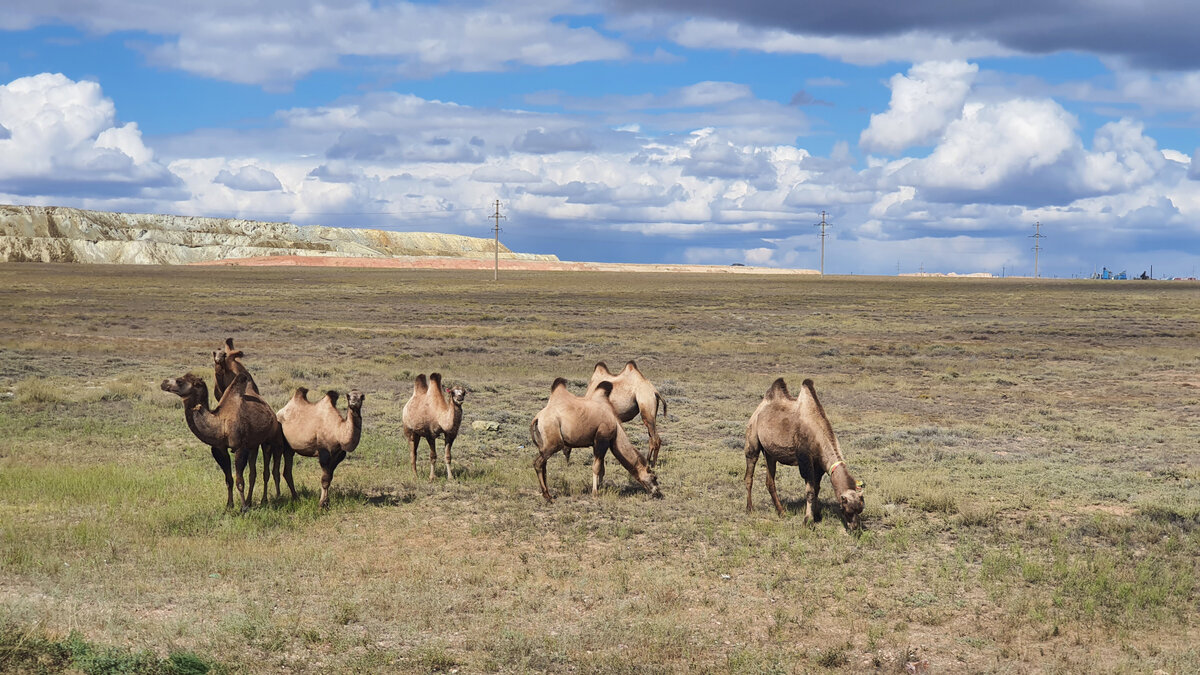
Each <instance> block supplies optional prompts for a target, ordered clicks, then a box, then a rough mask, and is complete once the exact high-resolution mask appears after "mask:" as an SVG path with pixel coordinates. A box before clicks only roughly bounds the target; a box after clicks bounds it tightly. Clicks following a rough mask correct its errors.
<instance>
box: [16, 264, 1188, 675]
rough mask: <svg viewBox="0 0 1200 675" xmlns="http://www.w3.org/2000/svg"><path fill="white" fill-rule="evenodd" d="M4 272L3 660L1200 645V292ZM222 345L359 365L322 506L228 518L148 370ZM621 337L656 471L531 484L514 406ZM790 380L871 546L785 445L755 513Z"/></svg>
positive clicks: (535, 667) (943, 667) (586, 468)
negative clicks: (54, 655)
mask: <svg viewBox="0 0 1200 675" xmlns="http://www.w3.org/2000/svg"><path fill="white" fill-rule="evenodd" d="M0 282H2V283H0V289H2V290H0V307H2V308H3V317H4V318H3V321H4V323H5V324H6V325H5V330H4V331H3V332H2V334H0V348H2V349H0V438H2V439H3V442H2V444H0V627H2V628H3V630H2V631H0V632H3V633H4V634H5V635H8V636H10V637H9V638H6V639H5V640H3V641H0V670H5V669H20V668H26V669H32V668H33V667H32V666H30V665H29V664H30V663H33V662H34V661H30V660H29V659H31V658H33V657H30V656H29V650H28V649H23V648H20V647H19V645H20V644H21V640H24V639H26V638H28V640H29V641H30V643H32V642H36V640H35V638H42V639H58V638H60V637H63V636H66V635H68V634H71V633H72V632H75V634H76V636H77V637H79V636H81V637H82V638H83V639H86V640H89V641H92V642H94V643H96V644H98V645H106V646H116V647H120V648H126V647H127V648H129V649H131V650H134V652H140V651H143V650H145V651H148V652H152V653H154V654H158V655H166V654H168V653H178V652H181V651H186V652H191V653H195V654H199V655H201V656H202V657H204V658H205V659H209V660H210V661H211V662H213V663H217V664H218V666H219V668H223V669H228V670H231V671H234V672H269V671H278V670H279V669H280V668H287V669H291V670H295V671H301V672H322V671H329V670H359V671H400V672H431V671H449V670H452V669H458V670H459V671H460V672H525V671H530V670H532V671H547V672H679V671H715V672H738V673H758V672H780V673H784V672H796V671H820V670H823V669H837V668H848V669H853V670H860V669H861V670H874V669H881V670H883V671H885V672H898V671H902V670H903V668H904V664H905V663H906V662H907V661H909V660H921V659H924V660H927V661H928V662H929V664H930V666H931V667H932V668H934V669H936V670H937V671H940V672H948V671H949V672H963V671H974V672H989V671H994V672H1028V671H1054V672H1148V671H1153V670H1155V669H1158V668H1161V669H1163V670H1166V671H1168V672H1172V673H1178V672H1195V671H1196V669H1197V665H1196V664H1197V663H1200V648H1198V647H1197V646H1196V645H1197V644H1200V631H1198V629H1197V622H1198V620H1200V613H1198V612H1197V603H1198V601H1200V562H1198V560H1200V558H1198V557H1197V551H1200V456H1198V455H1197V452H1196V450H1197V447H1198V445H1200V421H1198V415H1197V406H1198V404H1200V293H1198V292H1197V291H1198V290H1200V289H1198V288H1197V286H1196V285H1195V284H1168V283H1136V282H1128V283H1101V282H1083V281H1073V282H1065V281H1036V282H1035V281H1031V280H946V279H897V278H847V277H840V278H824V279H822V278H814V277H773V276H772V277H754V276H741V275H729V276H724V275H721V276H715V275H657V274H614V273H595V274H585V273H523V274H508V275H504V277H503V278H502V280H501V281H500V282H499V283H493V282H492V281H491V275H490V273H486V274H484V273H478V272H429V271H395V270H386V271H382V270H347V269H318V268H300V269H297V268H287V269H282V268H276V269H262V268H258V269H239V268H227V269H225V268H223V269H219V270H218V269H212V268H204V269H197V268H156V267H89V266H69V265H61V266H50V265H15V264H9V265H0ZM227 336H232V337H233V338H234V339H235V342H236V344H237V345H238V346H239V347H241V348H243V349H245V351H246V357H245V359H244V362H245V364H246V365H247V366H248V367H249V368H250V369H251V371H252V372H253V373H254V375H255V378H256V379H257V381H258V383H259V385H260V387H261V389H262V390H263V394H264V396H265V397H266V398H267V399H268V400H269V401H270V402H271V403H272V404H273V405H275V406H276V407H280V406H282V405H283V403H284V402H285V401H286V400H287V397H288V395H289V394H290V392H291V390H292V388H294V387H295V386H298V385H303V386H307V387H309V388H310V389H312V390H313V391H314V392H320V391H324V390H326V389H338V390H340V391H343V392H344V391H345V390H347V389H350V388H358V389H361V390H363V391H364V392H366V393H367V400H366V403H365V405H364V407H363V411H364V419H365V429H366V430H365V433H364V435H363V440H362V443H361V445H360V446H359V448H358V450H357V451H355V453H354V454H353V455H352V457H351V458H350V459H348V460H347V461H346V462H345V463H343V464H342V466H341V467H340V468H339V469H338V472H337V475H336V477H335V479H334V484H333V491H332V500H331V508H330V509H329V511H328V512H324V513H322V512H320V511H319V510H318V509H317V508H316V496H317V491H318V482H317V480H318V475H319V473H318V470H317V467H316V466H315V462H313V461H312V460H305V459H303V458H298V460H297V468H296V478H297V483H298V488H300V489H301V492H302V499H301V501H300V502H299V503H295V504H293V503H290V502H289V501H288V500H287V498H286V497H285V498H283V499H278V500H276V499H272V500H271V502H270V503H269V505H268V506H265V507H256V508H255V509H254V510H252V511H251V512H249V513H247V514H244V515H239V514H236V513H230V512H226V511H225V510H224V508H223V507H224V499H225V498H224V486H223V485H222V482H223V481H222V480H221V477H220V473H219V470H218V469H217V467H216V464H215V462H213V461H212V459H211V457H210V456H209V451H208V449H207V448H205V447H203V446H202V445H201V444H200V443H199V441H197V440H196V439H195V438H194V437H193V436H192V435H191V433H190V432H189V431H188V430H187V428H186V426H185V425H184V421H183V419H182V417H183V415H182V411H181V406H180V404H179V401H178V399H177V398H176V397H174V396H172V395H170V394H167V393H165V392H162V391H160V390H159V388H158V383H159V382H160V381H161V380H162V379H163V378H165V377H168V376H175V375H179V374H182V373H184V372H187V371H189V370H190V371H193V372H196V373H198V374H202V375H204V376H205V377H206V378H208V379H209V381H210V383H211V374H212V368H211V356H210V352H211V351H212V350H213V349H216V348H217V347H218V346H219V344H220V343H221V341H222V340H223V339H224V338H225V337H227ZM630 358H634V359H636V360H637V362H638V364H639V366H641V368H642V370H643V372H644V373H645V374H646V375H647V376H648V377H649V378H650V379H651V380H652V381H654V382H655V383H656V384H657V385H658V387H659V390H660V391H661V392H662V393H663V394H664V395H665V397H666V398H667V399H668V401H669V406H670V408H669V413H670V414H669V416H668V418H667V419H666V420H665V421H662V422H660V432H661V434H662V436H663V439H664V447H663V451H662V458H663V461H662V463H661V465H660V468H659V479H660V483H661V485H662V487H663V491H664V493H665V494H666V498H665V499H663V500H650V499H648V498H646V496H645V495H644V493H643V492H642V491H641V490H640V488H638V487H637V486H636V485H635V484H633V483H632V482H631V481H629V480H628V478H627V476H626V474H625V473H624V472H623V471H622V470H621V469H620V467H619V465H617V464H616V463H615V462H614V461H611V460H610V462H609V471H608V483H607V487H606V488H605V490H604V491H603V493H602V494H601V495H600V496H599V497H598V498H593V497H591V496H590V495H589V494H588V492H589V490H590V485H591V477H590V461H589V460H590V458H589V457H588V456H587V453H586V452H579V453H577V454H576V456H575V459H573V461H572V462H571V463H570V464H566V463H564V462H563V460H561V459H559V458H554V459H553V460H552V461H551V463H550V468H549V478H550V484H551V489H552V490H553V491H555V492H557V493H558V494H559V495H560V497H559V499H558V501H557V502H555V503H554V504H552V505H547V504H545V503H543V502H542V500H541V499H540V497H539V496H538V492H537V487H536V485H537V484H536V479H535V477H534V474H533V470H532V466H531V464H532V458H533V452H532V450H531V449H530V448H529V447H528V445H529V440H528V424H529V420H530V419H531V418H532V416H533V415H534V413H536V412H537V410H538V409H539V408H540V407H541V406H542V405H543V404H544V401H545V397H546V395H547V393H548V389H549V385H550V382H551V381H552V380H553V379H554V378H555V377H556V376H564V377H567V378H569V379H570V381H571V384H572V388H573V389H574V390H575V391H576V392H581V391H582V389H583V386H584V384H585V382H586V379H587V377H588V375H589V373H590V371H591V368H592V365H593V364H594V363H595V362H596V361H598V360H604V361H606V362H608V364H609V365H610V366H612V367H613V368H614V369H615V368H617V367H619V366H621V365H623V364H624V362H625V361H626V360H627V359H630ZM434 370H439V371H441V372H442V373H444V374H445V375H446V378H447V383H448V384H465V385H466V386H467V387H468V388H470V390H471V393H470V394H469V395H468V398H467V401H466V405H465V407H464V410H465V420H464V429H465V431H464V433H463V434H462V435H461V436H460V437H459V440H458V442H457V443H456V446H455V451H456V452H455V465H456V470H457V471H458V472H459V474H458V476H457V478H458V480H457V481H456V482H455V483H452V484H448V483H446V482H445V481H444V479H442V478H441V477H440V475H441V467H439V480H438V481H436V482H434V483H432V484H430V483H428V482H427V481H426V480H425V479H424V476H425V475H426V471H427V466H428V465H427V462H428V461H429V457H428V454H427V453H426V452H425V451H424V450H423V451H422V453H421V456H420V457H419V458H418V461H419V464H418V469H419V472H420V474H421V476H422V477H420V478H418V477H414V476H413V474H412V471H411V469H410V468H409V467H408V456H407V455H408V452H407V448H404V447H401V444H402V436H401V433H400V409H401V407H402V405H403V403H404V401H405V400H407V397H408V395H409V393H410V392H411V379H412V377H413V376H414V375H416V374H417V373H421V372H426V373H427V372H430V371H434ZM777 376H783V377H785V378H787V380H788V382H789V383H790V384H791V385H792V387H793V389H795V388H797V387H798V385H799V383H800V381H801V380H802V379H803V378H805V377H811V378H813V379H814V380H815V382H816V387H817V391H818V393H819V395H820V396H821V397H822V401H823V403H824V405H825V408H826V410H827V411H828V413H829V415H830V418H831V421H832V422H833V425H834V428H835V429H836V430H837V432H838V435H839V438H840V440H841V444H842V447H843V448H844V450H845V452H846V454H847V456H848V459H849V462H850V466H851V468H852V470H853V471H854V472H855V475H856V476H857V477H858V478H861V479H863V480H864V481H865V482H866V484H867V491H866V495H867V498H866V502H867V509H866V512H865V513H864V521H865V523H866V524H867V527H868V529H867V531H866V532H865V533H863V534H862V535H861V536H860V537H849V536H846V535H845V534H843V533H842V531H841V526H840V523H839V522H838V518H837V517H836V507H835V505H834V498H833V495H832V493H831V491H830V488H829V485H828V481H827V480H826V482H825V487H824V490H823V492H822V501H823V502H824V503H825V512H826V515H827V517H826V518H825V519H824V520H823V521H822V522H820V523H818V524H817V525H816V526H815V527H808V526H806V525H804V523H803V522H802V518H801V515H802V512H803V501H802V500H803V495H804V491H803V484H802V481H801V480H800V478H799V476H798V475H797V474H796V472H795V470H794V469H790V468H788V467H781V468H780V478H779V484H780V492H781V497H782V498H783V499H784V500H785V502H786V504H787V506H788V508H789V511H790V513H789V515H788V516H787V517H785V518H778V517H777V516H776V515H775V513H774V510H773V509H772V508H771V507H770V501H769V498H768V496H767V493H766V490H765V486H764V485H763V483H762V480H763V478H762V476H763V474H764V473H765V469H764V467H763V466H761V463H760V466H759V469H758V476H759V478H758V482H757V484H756V485H755V489H754V497H755V503H756V507H757V510H756V511H755V512H754V513H752V514H746V513H745V511H744V503H745V487H744V484H743V482H742V475H743V472H744V470H745V461H744V458H743V455H742V442H743V438H742V436H743V432H744V429H745V423H746V420H747V419H748V417H749V415H750V413H751V412H752V411H753V409H754V406H755V405H756V404H757V402H758V401H759V399H760V398H761V396H762V393H763V392H764V391H765V390H766V388H767V387H768V385H769V384H770V383H771V381H772V380H773V379H774V378H775V377H777ZM476 420H486V421H494V422H498V423H499V424H500V430H499V431H498V432H484V431H475V430H472V429H471V428H470V424H471V422H473V421H476ZM627 429H629V431H630V433H631V436H632V437H633V438H634V440H635V442H636V443H638V444H639V447H641V448H642V449H644V448H645V444H646V435H645V432H644V429H642V427H641V426H640V425H639V424H636V423H630V424H629V425H627ZM522 446H525V447H522ZM256 487H257V488H258V490H259V495H258V496H261V481H259V482H258V483H257V485H256ZM271 491H272V495H273V494H274V487H273V486H272V488H271ZM285 494H286V488H285ZM12 636H17V637H16V638H14V637H12Z"/></svg>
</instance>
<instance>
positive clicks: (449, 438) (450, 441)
mask: <svg viewBox="0 0 1200 675" xmlns="http://www.w3.org/2000/svg"><path fill="white" fill-rule="evenodd" d="M455 438H457V436H451V435H450V434H446V444H445V447H444V448H442V451H443V452H445V453H446V480H454V472H453V471H451V470H450V462H451V458H450V448H451V446H453V445H454V439H455Z"/></svg>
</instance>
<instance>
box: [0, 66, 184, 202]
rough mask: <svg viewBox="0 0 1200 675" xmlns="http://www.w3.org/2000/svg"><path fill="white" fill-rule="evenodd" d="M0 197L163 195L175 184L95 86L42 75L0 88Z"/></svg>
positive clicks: (135, 127) (138, 134) (131, 125)
mask: <svg viewBox="0 0 1200 675" xmlns="http://www.w3.org/2000/svg"><path fill="white" fill-rule="evenodd" d="M0 125H2V128H3V129H5V130H6V133H4V134H0V190H3V191H7V192H12V193H18V194H19V193H25V192H33V193H40V194H46V195H96V196H107V197H130V196H143V195H145V196H150V195H154V194H158V195H159V196H166V195H168V194H171V195H174V196H178V195H179V193H178V192H177V191H175V190H174V189H175V188H176V187H177V186H178V180H177V179H176V177H175V176H173V175H172V174H171V172H170V171H168V170H167V169H166V167H164V166H163V165H162V164H160V163H158V162H157V161H155V159H154V153H153V151H151V150H150V149H149V148H148V147H146V145H145V144H144V143H143V141H142V134H141V131H140V130H139V129H138V125H137V124H136V123H133V122H130V123H128V124H123V125H118V124H117V122H116V107H115V106H114V105H113V102H112V100H111V99H108V98H106V97H105V96H104V95H103V92H102V91H101V89H100V85H98V84H96V83H95V82H76V81H73V80H71V79H69V78H67V77H66V76H64V75H61V74H50V73H43V74H41V75H35V76H32V77H23V78H20V79H17V80H13V81H12V82H10V83H8V84H7V85H0Z"/></svg>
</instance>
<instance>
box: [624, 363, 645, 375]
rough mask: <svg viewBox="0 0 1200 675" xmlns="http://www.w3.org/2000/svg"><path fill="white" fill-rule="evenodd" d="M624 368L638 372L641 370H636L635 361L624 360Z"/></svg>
mask: <svg viewBox="0 0 1200 675" xmlns="http://www.w3.org/2000/svg"><path fill="white" fill-rule="evenodd" d="M625 370H632V371H634V372H636V373H640V372H642V371H641V370H638V367H637V363H636V362H634V361H628V362H626V363H625Z"/></svg>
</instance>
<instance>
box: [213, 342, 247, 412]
mask: <svg viewBox="0 0 1200 675" xmlns="http://www.w3.org/2000/svg"><path fill="white" fill-rule="evenodd" d="M212 355H213V375H214V380H215V381H214V382H213V390H214V391H215V392H216V396H217V399H220V398H221V394H224V393H225V388H226V387H228V386H229V384H230V383H231V382H233V378H235V377H237V376H238V375H241V374H242V373H245V374H246V377H248V378H250V383H249V384H248V385H246V388H247V389H248V390H249V391H251V392H253V393H255V394H257V393H258V385H257V384H256V383H255V382H254V377H253V376H252V375H250V371H248V370H246V366H243V365H242V362H241V358H242V356H244V354H243V353H242V350H240V349H234V348H233V338H225V345H224V346H223V347H221V349H219V350H217V351H215V352H213V353H212Z"/></svg>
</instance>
